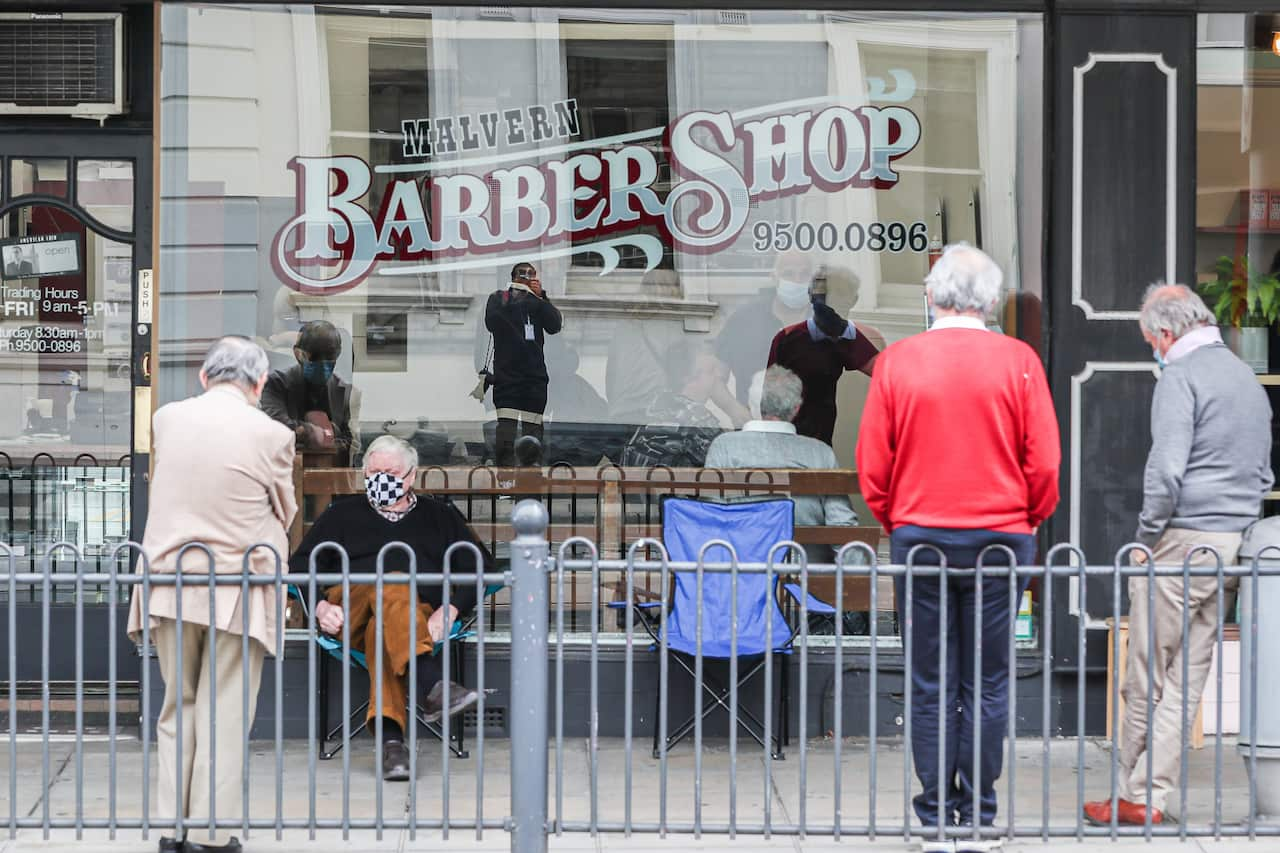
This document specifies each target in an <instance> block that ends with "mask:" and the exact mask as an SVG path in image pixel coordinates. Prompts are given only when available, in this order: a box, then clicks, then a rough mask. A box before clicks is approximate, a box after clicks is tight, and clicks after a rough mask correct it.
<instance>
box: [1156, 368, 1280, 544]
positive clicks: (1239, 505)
mask: <svg viewBox="0 0 1280 853" xmlns="http://www.w3.org/2000/svg"><path fill="white" fill-rule="evenodd" d="M1273 480H1274V477H1273V476H1272V473H1271V403H1270V401H1268V400H1267V394H1266V392H1265V391H1264V390H1263V389H1262V385H1261V384H1260V383H1259V382H1258V378H1257V377H1256V376H1254V374H1253V371H1251V370H1250V369H1249V368H1248V367H1247V366H1246V365H1245V364H1244V362H1242V361H1241V360H1240V359H1238V358H1236V356H1235V355H1234V354H1233V353H1232V352H1231V350H1229V349H1227V347H1226V346H1225V345H1223V344H1221V343H1215V344H1207V345H1205V346H1202V347H1200V348H1199V349H1196V350H1193V351H1191V352H1189V353H1187V354H1186V355H1184V356H1183V357H1181V358H1179V359H1176V360H1174V361H1172V362H1170V363H1169V365H1168V366H1167V367H1165V368H1164V370H1163V371H1162V372H1161V375H1160V381H1159V382H1157V383H1156V390H1155V395H1154V397H1153V398H1152V400H1151V454H1150V455H1149V456H1148V457H1147V469H1146V474H1145V476H1144V480H1143V492H1144V494H1143V499H1142V515H1141V516H1140V517H1139V519H1138V535H1137V539H1138V541H1139V542H1141V543H1143V544H1144V545H1148V546H1153V545H1155V544H1156V541H1157V540H1158V539H1159V538H1160V535H1161V534H1162V533H1163V532H1164V531H1165V528H1168V527H1174V528H1181V529H1186V530H1205V531H1215V532H1222V533H1230V532H1235V531H1239V530H1244V529H1245V528H1246V527H1248V526H1249V524H1250V522H1252V521H1253V520H1254V519H1256V518H1257V517H1258V514H1259V512H1260V511H1261V509H1262V499H1263V496H1264V495H1265V494H1266V493H1267V491H1268V490H1269V489H1270V488H1271V484H1272V482H1273Z"/></svg>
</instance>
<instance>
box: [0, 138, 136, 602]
mask: <svg viewBox="0 0 1280 853" xmlns="http://www.w3.org/2000/svg"><path fill="white" fill-rule="evenodd" d="M0 161H3V162H0V168H3V169H5V170H7V172H8V178H9V180H8V183H7V196H5V197H3V198H0V204H6V205H7V204H8V203H10V202H12V203H13V206H12V207H10V210H9V212H8V213H7V214H5V215H4V216H0V255H2V256H3V265H2V267H0V400H3V401H4V405H3V406H0V543H2V544H3V545H4V546H6V547H7V548H8V550H9V552H10V553H12V554H13V555H14V557H15V558H16V560H17V566H18V570H19V571H22V572H33V571H37V570H40V569H41V568H42V558H43V557H44V556H45V555H46V554H48V553H49V552H50V550H51V548H52V547H53V545H54V544H55V543H68V544H70V545H71V546H74V547H75V548H76V549H78V550H79V551H80V553H81V554H83V555H84V556H85V559H86V564H87V565H89V566H90V567H91V569H90V570H91V571H103V572H105V571H107V567H108V566H109V565H110V563H111V561H112V556H113V554H114V552H115V549H116V548H117V547H119V546H121V545H122V544H123V543H125V542H127V541H128V539H129V531H130V476H129V475H130V467H131V448H132V433H131V403H132V398H133V393H132V384H131V380H130V354H131V343H132V321H131V317H132V312H133V290H132V280H133V260H134V255H133V252H134V249H133V245H132V239H133V235H132V230H133V214H134V209H133V195H134V171H133V168H134V164H133V163H132V162H130V161H106V160H97V159H87V158H69V157H61V158H49V157H30V156H14V157H7V158H0ZM73 182H74V184H73ZM72 186H74V187H75V193H74V198H75V205H74V206H71V205H68V204H63V203H58V204H51V203H49V199H50V198H52V199H53V200H54V201H57V200H60V199H61V200H66V199H69V198H71V197H72V194H71V193H70V191H69V190H70V188H71V187H72ZM24 199H25V201H24ZM118 562H120V563H121V564H122V565H123V564H124V563H125V562H126V561H123V560H120V561H118ZM49 564H50V565H51V567H52V569H53V571H55V572H69V571H74V570H75V564H76V561H75V559H74V557H72V555H71V551H70V549H68V548H65V547H64V548H63V549H62V550H61V551H59V552H58V553H57V554H54V555H52V556H51V557H50V559H49ZM37 595H38V592H37V591H35V590H31V589H24V590H22V591H21V592H20V593H19V598H20V599H21V600H22V601H24V602H25V601H35V600H36V596H37ZM72 595H73V590H72V589H71V587H70V586H69V585H67V586H63V587H60V588H59V590H58V591H57V592H56V593H55V597H56V598H57V599H59V600H70V599H71V597H72ZM123 595H124V596H125V597H126V598H127V592H126V593H123ZM86 600H94V601H105V600H107V593H106V592H105V591H104V589H103V587H102V586H94V587H93V588H91V589H90V592H89V597H88V598H87V599H86Z"/></svg>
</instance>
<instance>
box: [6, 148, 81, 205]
mask: <svg viewBox="0 0 1280 853" xmlns="http://www.w3.org/2000/svg"><path fill="white" fill-rule="evenodd" d="M22 195H51V196H55V197H57V198H66V197H67V161H66V160H65V159H64V158H61V157H13V158H11V159H10V160H9V196H10V198H17V197H18V196H22Z"/></svg>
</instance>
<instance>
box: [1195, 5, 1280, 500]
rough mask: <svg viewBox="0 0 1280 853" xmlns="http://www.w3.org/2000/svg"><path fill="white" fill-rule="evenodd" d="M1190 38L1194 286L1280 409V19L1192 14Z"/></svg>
mask: <svg viewBox="0 0 1280 853" xmlns="http://www.w3.org/2000/svg"><path fill="white" fill-rule="evenodd" d="M1198 32H1199V42H1198V45H1197V51H1196V69H1197V71H1196V73H1197V81H1196V83H1197V86H1196V112H1197V114H1196V285H1197V287H1198V288H1199V289H1200V292H1201V294H1202V296H1204V298H1205V302H1206V303H1207V304H1208V306H1209V308H1210V309H1211V310H1213V311H1214V312H1215V314H1216V315H1217V318H1218V322H1219V324H1220V325H1221V327H1222V331H1223V338H1224V339H1225V340H1226V342H1227V344H1228V346H1230V347H1232V349H1234V350H1235V352H1236V354H1237V355H1239V356H1240V357H1241V358H1242V359H1244V361H1245V362H1246V363H1247V364H1249V365H1250V366H1251V367H1253V369H1254V372H1255V373H1257V374H1258V381H1259V382H1261V383H1262V384H1263V385H1264V386H1265V387H1266V388H1267V391H1268V394H1269V395H1270V396H1271V406H1272V408H1273V409H1274V410H1276V411H1280V338H1278V337H1277V334H1276V328H1277V322H1278V321H1280V140H1277V138H1276V134H1275V132H1274V130H1273V124H1274V122H1273V121H1272V116H1274V115H1275V114H1276V110H1277V109H1280V90H1278V89H1276V86H1275V81H1276V80H1277V79H1280V15H1272V14H1261V15H1257V14H1240V13H1235V14H1212V15H1201V16H1200V19H1199V27H1198ZM1275 446H1276V448H1277V449H1276V450H1275V451H1274V453H1275V455H1274V456H1273V460H1272V468H1274V469H1276V470H1277V471H1280V442H1276V443H1275ZM1269 498H1270V500H1269V504H1270V509H1269V510H1268V511H1274V508H1275V502H1276V501H1277V499H1280V492H1273V493H1272V494H1271V495H1270V496H1269Z"/></svg>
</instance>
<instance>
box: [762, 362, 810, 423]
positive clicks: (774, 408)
mask: <svg viewBox="0 0 1280 853" xmlns="http://www.w3.org/2000/svg"><path fill="white" fill-rule="evenodd" d="M802 402H804V383H802V382H801V381H800V377H799V376H796V375H795V373H793V372H792V371H790V370H788V369H787V368H785V367H783V366H782V365H780V364H775V365H774V366H773V367H770V368H769V369H768V370H766V371H765V372H764V387H763V389H762V390H761V392H760V417H762V418H765V419H766V420H773V421H789V420H791V419H792V418H794V417H795V416H796V412H798V411H799V410H800V404H801V403H802Z"/></svg>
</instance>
